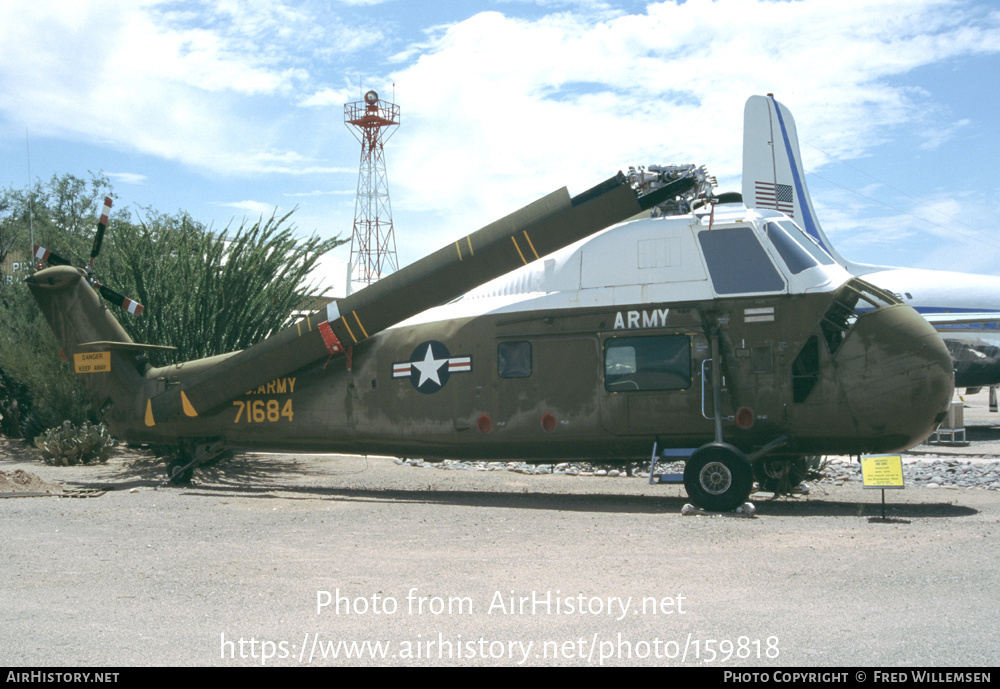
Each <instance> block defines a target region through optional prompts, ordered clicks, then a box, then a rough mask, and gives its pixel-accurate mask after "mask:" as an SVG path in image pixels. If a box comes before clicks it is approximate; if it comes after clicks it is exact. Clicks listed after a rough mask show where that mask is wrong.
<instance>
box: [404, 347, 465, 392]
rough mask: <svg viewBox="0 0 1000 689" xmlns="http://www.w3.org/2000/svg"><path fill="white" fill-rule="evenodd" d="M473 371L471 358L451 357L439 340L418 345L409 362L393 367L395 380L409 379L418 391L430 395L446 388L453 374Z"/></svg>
mask: <svg viewBox="0 0 1000 689" xmlns="http://www.w3.org/2000/svg"><path fill="white" fill-rule="evenodd" d="M471 370H472V357H471V356H454V357H453V356H451V353H450V352H449V351H448V348H447V347H445V346H444V344H442V343H441V342H438V341H437V340H428V341H427V342H423V343H421V344H419V345H417V348H416V349H414V350H413V353H412V354H411V355H410V359H409V361H397V362H395V363H393V365H392V377H393V378H409V379H410V383H412V384H413V387H415V388H416V389H417V390H418V391H420V392H422V393H424V394H425V395H430V394H433V393H435V392H437V391H438V390H440V389H441V388H443V387H444V386H445V384H446V383H447V382H448V378H450V377H451V374H452V373H467V372H469V371H471Z"/></svg>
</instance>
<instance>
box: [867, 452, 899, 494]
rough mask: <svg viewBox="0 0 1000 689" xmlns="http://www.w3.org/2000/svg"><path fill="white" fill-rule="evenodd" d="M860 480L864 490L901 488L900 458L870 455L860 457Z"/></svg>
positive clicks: (897, 456)
mask: <svg viewBox="0 0 1000 689" xmlns="http://www.w3.org/2000/svg"><path fill="white" fill-rule="evenodd" d="M861 480H862V481H863V482H864V485H865V488H902V487H903V458H902V456H900V455H871V456H868V457H862V458H861Z"/></svg>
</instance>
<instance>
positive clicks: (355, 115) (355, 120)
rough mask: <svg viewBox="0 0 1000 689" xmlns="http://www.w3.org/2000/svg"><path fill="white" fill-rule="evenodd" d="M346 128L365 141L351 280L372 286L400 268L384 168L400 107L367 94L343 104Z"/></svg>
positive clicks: (357, 200) (357, 199) (359, 175)
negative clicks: (386, 145) (388, 144)
mask: <svg viewBox="0 0 1000 689" xmlns="http://www.w3.org/2000/svg"><path fill="white" fill-rule="evenodd" d="M344 124H345V125H347V128H348V129H350V130H351V133H352V134H354V138H356V139H357V140H358V141H359V142H360V143H361V164H360V166H359V169H358V192H357V198H356V201H355V205H354V230H353V232H352V234H351V266H352V268H353V270H354V271H355V276H353V277H351V278H349V279H356V280H357V281H359V282H363V283H365V284H366V285H368V284H371V283H372V282H375V281H377V280H379V279H380V278H382V277H383V276H385V275H387V274H389V273H392V272H395V271H396V270H398V269H399V264H398V261H397V258H396V237H395V236H394V234H393V228H392V205H391V203H390V202H389V182H388V177H387V175H386V170H385V143H386V142H387V141H388V140H389V139H390V138H391V137H392V135H393V134H394V133H395V127H397V126H398V125H399V106H398V105H396V104H395V103H391V102H387V101H384V100H381V99H379V96H378V93H376V92H375V91H368V92H367V93H366V94H365V96H364V100H361V101H355V102H352V103H345V104H344Z"/></svg>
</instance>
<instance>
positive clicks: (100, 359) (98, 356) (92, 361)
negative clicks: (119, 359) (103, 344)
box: [73, 352, 111, 373]
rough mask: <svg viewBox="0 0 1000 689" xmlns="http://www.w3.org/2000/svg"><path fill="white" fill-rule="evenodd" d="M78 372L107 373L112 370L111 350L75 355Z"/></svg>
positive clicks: (75, 365)
mask: <svg viewBox="0 0 1000 689" xmlns="http://www.w3.org/2000/svg"><path fill="white" fill-rule="evenodd" d="M73 364H74V367H75V369H76V372H77V373H106V372H107V371H110V370H111V352H84V353H82V354H74V355H73Z"/></svg>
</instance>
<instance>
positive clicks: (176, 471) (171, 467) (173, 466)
mask: <svg viewBox="0 0 1000 689" xmlns="http://www.w3.org/2000/svg"><path fill="white" fill-rule="evenodd" d="M190 463H191V460H190V459H188V458H187V457H179V458H177V459H174V460H172V461H171V462H170V464H168V465H167V478H168V479H169V480H170V482H171V483H172V484H174V485H175V486H181V485H187V484H188V483H191V478H192V477H193V476H194V467H188V468H187V469H185V468H184V467H187V465H188V464H190Z"/></svg>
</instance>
